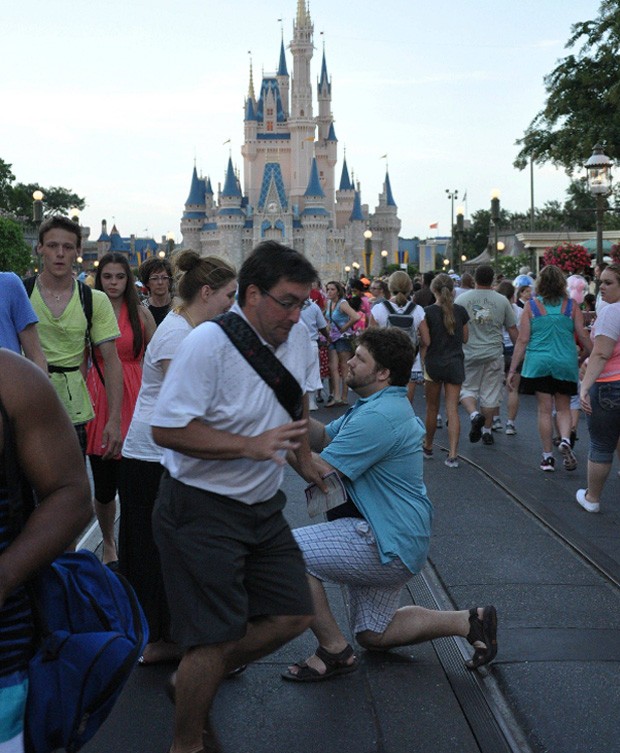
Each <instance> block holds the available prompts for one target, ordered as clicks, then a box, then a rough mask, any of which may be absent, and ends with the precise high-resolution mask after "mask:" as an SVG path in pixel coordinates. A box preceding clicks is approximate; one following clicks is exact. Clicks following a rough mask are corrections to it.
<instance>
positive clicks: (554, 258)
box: [543, 243, 592, 275]
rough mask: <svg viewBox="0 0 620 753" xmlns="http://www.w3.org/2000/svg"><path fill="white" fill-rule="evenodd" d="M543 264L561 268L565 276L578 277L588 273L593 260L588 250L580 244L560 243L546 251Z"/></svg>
mask: <svg viewBox="0 0 620 753" xmlns="http://www.w3.org/2000/svg"><path fill="white" fill-rule="evenodd" d="M543 262H544V264H545V265H546V264H553V265H555V266H556V267H559V268H560V269H561V270H562V272H564V274H567V275H577V274H583V273H584V272H587V271H588V269H589V268H590V267H591V265H592V258H591V257H590V253H589V252H588V250H587V249H586V248H585V247H584V246H581V245H580V244H579V243H560V244H559V245H558V246H549V247H548V248H546V249H545V253H544V254H543Z"/></svg>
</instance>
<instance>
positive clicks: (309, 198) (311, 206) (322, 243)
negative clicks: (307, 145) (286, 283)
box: [301, 158, 330, 267]
mask: <svg viewBox="0 0 620 753" xmlns="http://www.w3.org/2000/svg"><path fill="white" fill-rule="evenodd" d="M325 202H326V197H325V192H324V191H323V188H322V187H321V181H320V180H319V169H318V165H317V160H316V158H315V159H313V160H312V167H311V168H310V180H309V181H308V187H307V188H306V192H305V193H304V210H303V212H302V213H301V226H302V228H303V229H304V236H305V237H304V253H305V255H306V256H307V257H308V258H310V259H312V262H313V264H316V265H317V266H318V267H323V266H324V264H325V263H326V261H327V228H328V227H329V219H330V216H329V212H328V211H327V209H325Z"/></svg>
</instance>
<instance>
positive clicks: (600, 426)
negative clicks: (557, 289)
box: [576, 264, 620, 512]
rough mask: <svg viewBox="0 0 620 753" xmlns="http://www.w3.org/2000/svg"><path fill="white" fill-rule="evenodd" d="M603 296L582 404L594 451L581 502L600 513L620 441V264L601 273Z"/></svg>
mask: <svg viewBox="0 0 620 753" xmlns="http://www.w3.org/2000/svg"><path fill="white" fill-rule="evenodd" d="M601 299H602V300H603V301H604V303H605V304H606V305H605V306H603V307H602V309H601V310H600V313H599V315H598V316H597V318H596V321H595V322H594V325H593V327H592V333H591V337H592V340H593V342H594V347H593V348H592V353H591V354H590V358H589V359H588V367H587V369H586V373H585V374H584V377H583V380H582V382H581V390H580V394H579V397H580V400H581V407H582V408H583V410H584V411H585V413H586V414H587V417H588V429H589V430H590V452H589V455H588V488H587V489H579V490H578V491H577V495H576V498H577V503H578V504H579V505H581V507H583V509H584V510H587V512H599V510H600V502H599V500H600V496H601V493H602V491H603V486H604V485H605V481H606V480H607V476H608V475H609V471H610V469H611V463H612V460H613V457H614V450H616V449H617V447H618V442H619V441H620V264H610V265H609V266H608V267H607V268H606V269H605V270H604V271H603V273H602V274H601Z"/></svg>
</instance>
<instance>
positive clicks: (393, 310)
mask: <svg viewBox="0 0 620 753" xmlns="http://www.w3.org/2000/svg"><path fill="white" fill-rule="evenodd" d="M381 303H382V304H383V305H384V306H385V308H386V309H387V310H388V311H389V312H390V314H395V313H396V309H395V308H394V306H392V304H391V303H390V301H388V300H387V298H384V299H383V300H382V301H381Z"/></svg>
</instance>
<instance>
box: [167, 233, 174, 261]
mask: <svg viewBox="0 0 620 753" xmlns="http://www.w3.org/2000/svg"><path fill="white" fill-rule="evenodd" d="M173 251H174V233H172V232H170V233H168V235H167V236H166V256H171V255H172V252H173Z"/></svg>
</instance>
